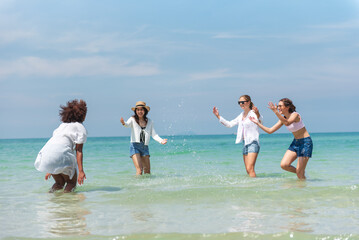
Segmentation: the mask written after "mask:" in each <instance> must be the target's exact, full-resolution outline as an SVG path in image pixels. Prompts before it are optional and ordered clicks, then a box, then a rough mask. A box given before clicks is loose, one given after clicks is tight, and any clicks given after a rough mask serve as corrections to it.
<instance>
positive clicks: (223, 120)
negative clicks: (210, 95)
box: [213, 107, 238, 128]
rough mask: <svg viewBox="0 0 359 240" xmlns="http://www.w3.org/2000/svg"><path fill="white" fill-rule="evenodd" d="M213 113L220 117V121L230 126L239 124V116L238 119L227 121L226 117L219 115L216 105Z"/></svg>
mask: <svg viewBox="0 0 359 240" xmlns="http://www.w3.org/2000/svg"><path fill="white" fill-rule="evenodd" d="M213 114H214V115H215V116H216V117H217V118H218V119H219V122H220V123H222V124H223V125H224V126H226V127H228V128H231V127H234V126H236V125H238V120H237V118H238V117H237V118H236V119H233V120H232V121H227V120H226V119H224V118H223V117H221V115H219V112H218V108H216V107H213Z"/></svg>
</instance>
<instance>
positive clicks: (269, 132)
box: [249, 117, 283, 134]
mask: <svg viewBox="0 0 359 240" xmlns="http://www.w3.org/2000/svg"><path fill="white" fill-rule="evenodd" d="M249 120H251V121H252V122H254V123H255V124H257V126H258V127H260V128H261V129H262V130H263V131H265V132H266V133H268V134H272V133H274V132H275V131H277V130H278V129H279V128H281V127H282V126H283V123H282V122H281V121H278V122H277V123H276V124H274V125H273V126H272V127H271V128H269V127H266V126H264V125H263V124H261V123H260V122H259V121H258V120H257V119H256V118H254V117H249Z"/></svg>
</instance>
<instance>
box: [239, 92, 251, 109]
mask: <svg viewBox="0 0 359 240" xmlns="http://www.w3.org/2000/svg"><path fill="white" fill-rule="evenodd" d="M241 97H242V98H244V99H246V101H249V102H251V103H250V104H249V109H251V110H252V108H253V102H252V100H251V97H250V96H249V95H242V96H240V98H241Z"/></svg>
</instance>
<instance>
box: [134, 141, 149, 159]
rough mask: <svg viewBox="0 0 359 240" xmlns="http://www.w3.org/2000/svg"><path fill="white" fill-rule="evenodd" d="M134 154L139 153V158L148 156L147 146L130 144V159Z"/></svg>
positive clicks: (136, 143) (135, 143)
mask: <svg viewBox="0 0 359 240" xmlns="http://www.w3.org/2000/svg"><path fill="white" fill-rule="evenodd" d="M136 153H139V154H140V155H141V156H149V155H150V150H149V149H148V146H147V145H145V144H144V143H138V142H131V145H130V157H132V156H133V155H134V154H136Z"/></svg>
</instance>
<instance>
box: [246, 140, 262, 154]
mask: <svg viewBox="0 0 359 240" xmlns="http://www.w3.org/2000/svg"><path fill="white" fill-rule="evenodd" d="M260 149H261V147H260V146H259V143H258V142H257V141H253V142H251V143H250V144H247V145H245V146H243V155H248V153H259V150H260Z"/></svg>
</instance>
